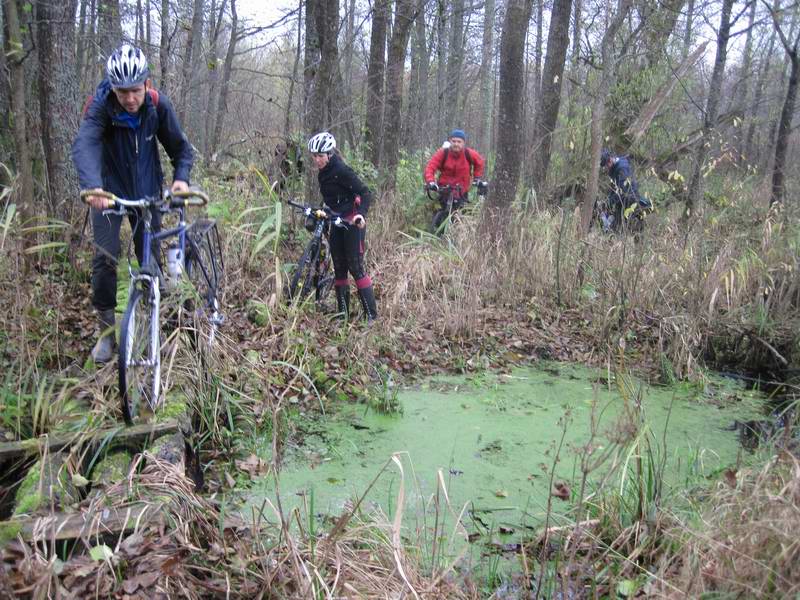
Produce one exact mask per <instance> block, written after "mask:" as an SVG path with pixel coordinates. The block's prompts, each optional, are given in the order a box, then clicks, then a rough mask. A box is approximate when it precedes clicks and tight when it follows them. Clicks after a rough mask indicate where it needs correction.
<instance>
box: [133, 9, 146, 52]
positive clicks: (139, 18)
mask: <svg viewBox="0 0 800 600" xmlns="http://www.w3.org/2000/svg"><path fill="white" fill-rule="evenodd" d="M142 40H144V15H143V14H142V0H136V37H135V43H134V45H135V46H136V47H137V48H141V47H142Z"/></svg>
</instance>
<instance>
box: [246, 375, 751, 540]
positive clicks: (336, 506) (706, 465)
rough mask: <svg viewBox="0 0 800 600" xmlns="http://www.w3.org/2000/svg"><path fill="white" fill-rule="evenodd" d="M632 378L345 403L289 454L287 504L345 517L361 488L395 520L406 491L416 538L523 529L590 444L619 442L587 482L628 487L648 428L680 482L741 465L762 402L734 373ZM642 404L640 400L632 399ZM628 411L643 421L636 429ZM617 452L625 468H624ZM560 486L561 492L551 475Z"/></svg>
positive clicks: (559, 380) (483, 385)
mask: <svg viewBox="0 0 800 600" xmlns="http://www.w3.org/2000/svg"><path fill="white" fill-rule="evenodd" d="M624 387H625V389H626V391H625V392H624V393H623V392H621V391H620V389H621V388H620V386H619V385H618V384H616V383H609V382H608V380H607V379H606V373H605V372H600V371H597V370H590V369H585V368H582V367H578V366H572V365H562V364H557V365H556V364H550V365H547V366H546V367H543V368H539V369H533V368H530V369H518V370H515V371H514V372H512V373H511V374H506V375H502V374H481V375H479V376H472V377H468V378H467V377H465V378H455V377H448V378H440V379H434V380H430V381H429V382H427V383H425V384H423V385H421V386H419V387H416V388H413V389H405V390H401V391H400V392H399V394H398V400H399V403H400V405H401V407H402V414H398V415H381V414H376V413H375V412H374V411H371V410H369V409H368V408H367V407H366V406H365V405H363V404H360V405H359V404H356V405H350V406H343V407H339V408H337V410H336V412H335V414H334V415H331V416H328V417H327V418H325V419H324V420H322V421H318V422H315V423H314V424H313V425H312V426H311V427H310V428H309V429H308V431H306V434H305V436H304V439H303V440H302V444H301V445H300V446H298V447H295V448H294V449H293V450H291V451H290V452H288V453H287V456H286V457H285V461H284V464H283V468H282V471H281V474H280V485H279V489H280V494H281V501H282V505H283V508H284V510H287V508H292V507H301V511H304V512H301V514H305V515H308V512H309V511H312V512H313V514H314V515H316V516H317V517H319V516H321V515H328V516H337V515H339V514H341V513H342V512H343V510H345V509H346V508H348V507H351V506H353V504H354V502H355V501H356V499H359V498H362V496H363V500H362V503H361V505H360V506H361V508H362V509H364V510H366V511H369V510H371V509H380V510H381V511H382V512H383V513H385V514H386V515H387V516H388V517H389V518H390V519H391V518H392V516H393V515H394V512H395V510H396V509H397V506H398V501H399V499H400V490H401V488H402V490H403V494H402V498H403V507H402V508H403V523H404V526H405V527H406V528H407V530H408V533H409V536H410V538H412V539H413V538H414V532H416V533H417V534H420V532H424V531H425V530H430V528H431V526H432V524H433V521H434V520H435V519H436V517H437V515H438V518H439V521H442V520H445V521H449V522H450V523H451V524H452V523H454V522H455V521H456V518H455V516H456V515H461V517H460V522H461V523H462V524H463V525H464V529H463V530H461V531H462V533H467V534H469V535H470V536H472V535H485V534H487V533H488V534H490V535H494V533H496V532H500V533H503V534H509V535H511V534H512V533H524V532H525V531H526V530H529V529H533V528H538V527H540V526H541V525H542V523H543V522H544V517H545V514H546V512H547V509H548V503H550V504H551V506H552V510H553V511H554V512H555V513H557V514H558V513H563V512H564V511H566V510H567V509H568V508H569V506H570V505H571V503H572V502H573V501H574V500H575V495H576V490H577V488H578V487H579V486H580V481H581V469H580V465H581V456H583V455H585V451H586V447H587V444H590V443H591V449H592V451H593V452H594V455H593V456H594V457H595V458H596V457H598V456H600V455H602V454H603V452H604V450H607V449H613V448H618V449H619V451H618V452H616V453H614V452H611V458H609V459H608V460H606V461H604V462H602V464H600V465H597V466H595V467H594V468H593V469H592V470H591V473H590V475H589V476H588V478H587V479H588V484H587V492H589V491H591V490H592V489H594V487H596V486H598V485H599V482H600V481H602V480H603V477H604V476H605V475H606V474H608V473H609V472H610V471H611V472H612V473H613V474H612V475H610V476H609V477H608V480H607V481H605V483H604V485H608V486H617V487H619V486H620V485H623V483H624V480H623V478H621V477H620V473H621V472H624V470H625V469H624V466H625V464H626V461H627V463H630V461H631V460H632V458H634V457H635V456H636V454H637V451H641V449H642V448H643V446H642V445H641V444H640V445H635V444H634V445H633V446H632V445H631V444H630V443H628V444H627V445H625V446H624V450H623V449H622V446H615V445H614V440H620V439H622V438H625V439H628V440H630V439H631V438H632V437H633V438H635V439H640V440H641V439H644V438H645V437H648V438H649V439H650V441H651V447H653V448H656V450H655V451H656V452H657V457H658V458H659V459H661V458H663V459H664V461H665V465H666V466H665V471H666V474H665V481H666V483H667V484H668V485H669V486H671V487H672V488H673V489H679V488H681V487H687V486H691V485H693V483H696V482H698V481H699V480H700V479H701V478H707V477H710V476H714V475H715V474H718V473H719V472H720V471H721V470H723V469H725V468H726V467H728V466H730V465H732V464H734V463H736V461H737V459H738V457H739V455H740V453H741V449H740V447H739V444H738V441H737V437H736V433H735V432H733V431H730V430H728V429H726V428H728V427H729V426H730V425H731V424H732V423H733V422H734V419H739V420H746V419H749V418H753V417H754V416H755V415H757V414H758V410H759V406H760V403H761V400H760V398H759V397H758V396H757V395H756V394H755V393H752V392H748V391H745V390H744V389H742V388H740V387H738V386H736V385H735V384H732V383H729V382H724V381H720V382H716V383H714V384H710V385H707V386H705V388H704V389H703V390H698V388H691V387H678V388H661V387H648V386H642V385H641V384H638V383H636V382H633V383H628V384H627V386H624ZM637 405H640V406H641V410H633V409H632V407H635V406H637ZM626 414H627V415H631V414H634V415H636V416H635V419H634V420H635V421H636V422H638V423H640V425H639V426H638V427H634V428H633V431H631V420H630V419H625V418H622V417H623V416H624V415H626ZM593 422H594V425H592V423H593ZM593 432H594V433H593ZM631 448H633V450H631ZM392 456H395V457H396V461H393V460H392ZM614 460H616V461H617V464H618V465H621V466H620V467H618V468H617V469H616V470H612V468H611V467H612V464H613V462H614ZM562 483H563V484H564V485H556V486H555V489H556V494H555V495H551V492H552V490H553V489H554V486H553V484H562ZM275 490H276V487H275V480H274V478H272V477H268V478H265V479H263V480H261V481H259V482H257V484H256V485H255V486H254V488H253V489H252V490H251V491H250V494H251V495H250V498H249V503H250V504H251V505H252V506H260V505H262V504H263V503H264V500H265V497H266V498H269V499H270V500H271V501H272V502H274V499H275ZM445 491H446V494H445ZM558 496H564V498H563V499H562V498H559V497H558ZM448 504H449V507H448ZM436 506H438V507H439V508H438V510H437V509H436V508H435V507H436ZM557 514H556V516H557Z"/></svg>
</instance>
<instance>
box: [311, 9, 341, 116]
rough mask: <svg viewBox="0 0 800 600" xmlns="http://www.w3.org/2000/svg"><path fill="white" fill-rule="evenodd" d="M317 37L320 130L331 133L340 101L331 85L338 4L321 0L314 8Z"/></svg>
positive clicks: (335, 66) (335, 63)
mask: <svg viewBox="0 0 800 600" xmlns="http://www.w3.org/2000/svg"><path fill="white" fill-rule="evenodd" d="M317 8H318V10H317V12H316V15H315V16H316V19H317V33H318V35H319V48H320V61H319V70H318V71H317V81H316V82H315V85H314V92H315V99H314V102H315V104H316V106H317V111H318V112H319V114H320V115H321V117H322V121H321V122H320V128H321V129H326V130H328V131H332V132H333V131H334V129H335V128H334V125H336V123H335V122H334V119H333V114H334V110H333V105H332V103H333V102H334V98H336V101H337V102H340V101H341V98H339V97H338V96H339V94H337V93H336V90H337V89H338V90H339V92H341V87H338V86H335V85H334V82H335V79H336V75H337V69H338V68H339V45H338V40H337V38H338V35H339V0H321V1H320V2H319V4H318V5H317Z"/></svg>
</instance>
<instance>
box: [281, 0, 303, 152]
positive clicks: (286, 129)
mask: <svg viewBox="0 0 800 600" xmlns="http://www.w3.org/2000/svg"><path fill="white" fill-rule="evenodd" d="M302 37H303V0H298V2H297V41H296V46H295V53H294V64H293V65H292V79H291V80H290V81H289V95H288V98H287V99H286V112H285V114H284V118H283V137H284V138H286V139H288V138H289V136H290V135H291V128H292V114H294V106H293V104H294V86H295V82H296V81H297V73H298V71H299V69H300V49H301V47H302Z"/></svg>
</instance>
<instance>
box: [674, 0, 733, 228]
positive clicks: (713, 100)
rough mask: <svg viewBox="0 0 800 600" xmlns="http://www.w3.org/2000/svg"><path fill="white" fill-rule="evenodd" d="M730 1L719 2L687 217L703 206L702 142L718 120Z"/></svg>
mask: <svg viewBox="0 0 800 600" xmlns="http://www.w3.org/2000/svg"><path fill="white" fill-rule="evenodd" d="M733 2H734V0H723V2H722V15H721V17H720V24H719V33H718V35H717V54H716V58H715V59H714V72H713V73H712V75H711V84H710V86H709V89H708V100H707V101H706V111H705V118H704V119H703V139H704V140H705V141H704V143H701V144H698V145H697V151H696V152H695V157H694V161H695V162H694V171H693V173H692V179H691V183H690V184H689V194H688V196H687V199H686V213H685V216H686V217H687V218H688V217H690V216H693V215H692V213H695V212H701V211H702V210H703V164H704V163H705V162H706V157H707V156H708V145H707V144H706V143H705V142H707V141H709V139H710V135H711V132H712V131H713V129H714V126H715V125H716V124H717V116H718V112H719V99H720V95H721V93H722V78H723V76H724V74H725V62H726V60H727V57H728V39H729V38H730V33H731V8H732V7H733Z"/></svg>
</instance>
